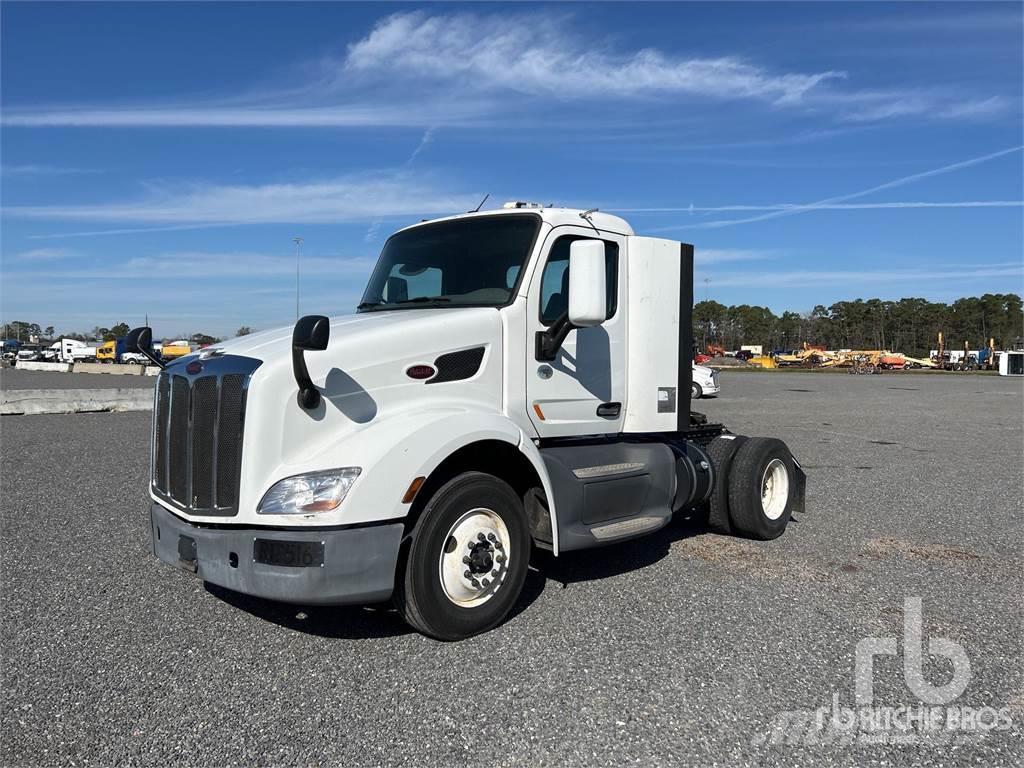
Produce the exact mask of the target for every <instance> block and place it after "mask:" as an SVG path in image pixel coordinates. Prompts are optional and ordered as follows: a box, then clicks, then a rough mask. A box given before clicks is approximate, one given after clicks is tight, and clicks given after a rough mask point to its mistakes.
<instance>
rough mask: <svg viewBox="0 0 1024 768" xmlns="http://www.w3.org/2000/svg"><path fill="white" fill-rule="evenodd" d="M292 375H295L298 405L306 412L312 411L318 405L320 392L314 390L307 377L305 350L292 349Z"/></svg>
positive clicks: (314, 387)
mask: <svg viewBox="0 0 1024 768" xmlns="http://www.w3.org/2000/svg"><path fill="white" fill-rule="evenodd" d="M292 373H293V374H294V375H295V382H296V383H297V384H298V385H299V404H300V405H301V406H302V407H303V408H305V409H306V410H307V411H311V410H313V409H314V408H316V407H317V406H318V405H320V390H319V389H317V388H316V385H315V384H313V380H312V379H311V378H310V377H309V369H308V368H306V356H305V350H304V349H302V348H301V347H296V346H293V347H292Z"/></svg>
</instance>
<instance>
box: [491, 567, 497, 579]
mask: <svg viewBox="0 0 1024 768" xmlns="http://www.w3.org/2000/svg"><path fill="white" fill-rule="evenodd" d="M491 576H493V577H494V578H498V571H497V569H495V570H493V571H491Z"/></svg>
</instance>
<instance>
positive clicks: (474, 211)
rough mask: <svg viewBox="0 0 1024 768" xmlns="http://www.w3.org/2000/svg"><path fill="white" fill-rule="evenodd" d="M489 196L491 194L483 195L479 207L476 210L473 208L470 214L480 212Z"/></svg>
mask: <svg viewBox="0 0 1024 768" xmlns="http://www.w3.org/2000/svg"><path fill="white" fill-rule="evenodd" d="M490 196H491V193H490V192H488V193H487V194H486V195H484V199H483V200H481V201H480V205H478V206H477V207H476V208H474V209H473V210H472V211H470V213H476V212H478V211H479V210H480V209H481V208H483V207H484V203H486V202H487V198H488V197H490Z"/></svg>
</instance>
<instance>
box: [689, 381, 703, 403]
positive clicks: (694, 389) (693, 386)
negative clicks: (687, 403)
mask: <svg viewBox="0 0 1024 768" xmlns="http://www.w3.org/2000/svg"><path fill="white" fill-rule="evenodd" d="M703 394H704V390H703V389H701V388H700V384H698V383H697V382H696V381H694V382H691V383H690V399H691V400H700V398H701V396H703Z"/></svg>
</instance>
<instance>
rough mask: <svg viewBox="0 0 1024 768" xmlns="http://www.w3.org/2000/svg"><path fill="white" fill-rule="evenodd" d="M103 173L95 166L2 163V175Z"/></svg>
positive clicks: (0, 168)
mask: <svg viewBox="0 0 1024 768" xmlns="http://www.w3.org/2000/svg"><path fill="white" fill-rule="evenodd" d="M82 173H101V171H99V170H98V169H95V168H67V167H64V166H59V165H34V164H31V163H29V164H25V165H0V176H70V175H77V174H82Z"/></svg>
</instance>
